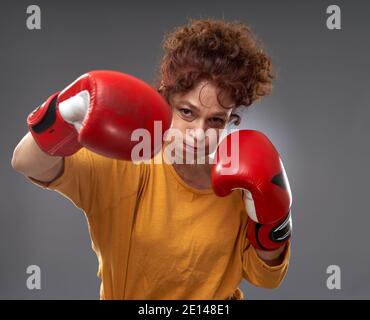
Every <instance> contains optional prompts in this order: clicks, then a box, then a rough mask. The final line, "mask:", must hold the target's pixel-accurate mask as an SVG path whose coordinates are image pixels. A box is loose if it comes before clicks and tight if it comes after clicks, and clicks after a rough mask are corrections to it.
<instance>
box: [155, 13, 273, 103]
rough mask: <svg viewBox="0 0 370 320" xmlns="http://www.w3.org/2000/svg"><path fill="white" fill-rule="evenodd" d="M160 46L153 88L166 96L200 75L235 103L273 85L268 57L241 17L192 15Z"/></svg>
mask: <svg viewBox="0 0 370 320" xmlns="http://www.w3.org/2000/svg"><path fill="white" fill-rule="evenodd" d="M163 49H164V51H165V52H164V56H163V58H162V61H161V64H160V72H159V79H158V80H157V82H158V85H157V88H158V91H159V92H160V93H161V94H162V95H163V96H164V97H165V98H166V99H167V101H170V98H171V96H172V95H173V94H175V93H185V92H187V91H189V90H191V89H192V87H193V86H194V85H195V84H196V83H197V82H199V81H200V80H210V81H212V82H213V83H215V84H216V87H217V88H219V89H220V93H221V92H227V93H228V94H230V95H231V97H232V99H233V101H235V106H239V105H244V106H249V105H251V104H252V103H253V102H254V101H255V100H257V99H259V98H260V97H262V96H265V95H267V94H269V93H270V92H271V90H272V80H273V79H274V78H275V75H274V74H273V71H272V63H271V59H270V58H269V57H268V56H267V55H266V54H265V53H264V51H263V49H262V45H261V43H260V42H259V41H258V40H257V39H256V38H255V37H254V36H253V34H252V32H251V30H250V28H249V27H248V26H246V25H245V24H243V23H240V22H227V21H224V20H214V19H201V20H193V19H191V20H190V21H189V23H188V24H187V25H185V26H181V27H177V28H175V29H174V30H173V31H172V32H170V33H168V34H167V35H166V36H165V38H164V41H163Z"/></svg>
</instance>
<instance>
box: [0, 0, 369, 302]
mask: <svg viewBox="0 0 370 320" xmlns="http://www.w3.org/2000/svg"><path fill="white" fill-rule="evenodd" d="M30 4H38V5H39V6H40V7H41V10H42V30H40V31H29V30H28V29H27V28H26V17H27V15H26V8H27V6H28V5H30ZM331 4H333V2H332V1H322V0H320V1H312V0H310V1H296V0H295V1H260V0H259V1H247V0H239V1H232V0H228V1H217V2H216V1H214V0H213V1H195V0H192V1H190V0H188V1H184V2H182V3H178V2H177V1H171V2H164V1H150V2H149V1H147V2H143V1H138V0H136V1H130V2H125V1H73V2H68V1H35V2H30V1H3V0H2V1H1V3H0V35H1V37H0V41H1V43H0V48H1V49H0V62H1V72H0V88H1V109H0V112H1V115H0V122H1V123H0V130H1V134H0V143H1V179H0V191H1V193H0V197H1V204H0V210H1V215H0V298H1V299H16V298H20V299H45V298H46V299H98V297H99V281H98V278H97V277H96V272H97V259H96V257H95V255H94V253H93V251H92V250H91V243H90V239H89V236H88V230H87V226H86V221H85V218H84V216H83V214H82V213H81V212H80V211H79V210H77V209H76V208H75V207H74V206H73V205H72V204H71V203H69V202H68V200H66V199H65V198H63V197H62V196H60V195H59V194H57V193H54V192H51V191H44V190H42V189H41V188H38V187H36V186H34V185H32V184H31V183H29V182H28V181H26V180H25V178H24V177H23V176H22V175H20V174H17V173H16V172H14V171H13V170H12V168H11V165H10V160H11V156H12V151H13V149H14V147H15V145H16V144H17V143H18V141H19V140H20V139H21V138H22V137H23V135H24V134H25V133H26V130H27V129H26V125H25V119H26V117H27V115H28V114H29V113H30V112H31V111H32V110H33V109H34V107H35V106H37V105H38V104H39V103H40V102H42V101H43V100H44V99H45V98H46V97H47V96H49V95H50V94H51V93H53V92H54V91H56V90H58V89H61V88H63V87H64V86H66V85H67V84H68V83H69V82H70V81H71V80H74V79H75V78H76V77H77V76H79V75H80V74H82V73H84V72H86V71H89V70H92V69H117V70H121V71H124V72H127V73H130V74H133V75H136V76H137V77H139V78H142V79H144V80H146V81H147V82H152V80H153V79H154V76H155V73H156V70H157V66H158V63H159V60H160V57H161V49H160V44H161V41H162V38H163V34H164V32H166V31H168V30H170V29H171V28H172V27H174V26H176V25H179V24H183V23H185V22H186V20H187V18H188V17H193V18H201V17H216V18H221V17H224V18H225V19H232V20H240V21H243V22H245V23H247V24H249V25H250V26H251V27H252V29H253V30H254V32H255V34H256V35H257V36H258V37H259V38H260V39H261V40H262V41H263V42H264V43H265V47H266V48H267V51H268V52H269V53H270V55H271V57H272V58H273V60H274V63H275V65H276V67H277V68H278V72H279V77H278V79H277V80H276V82H275V87H274V92H273V94H272V95H271V96H270V97H267V98H265V99H263V100H262V101H261V102H259V103H258V104H256V106H255V107H253V108H252V109H251V110H250V113H249V117H250V120H249V124H250V128H254V129H258V130H261V131H263V132H265V133H266V134H267V135H268V136H269V137H270V139H271V140H272V141H273V142H274V143H275V145H276V146H277V148H278V149H279V151H280V153H281V156H282V158H283V160H284V163H285V167H286V169H287V172H288V175H289V178H290V183H291V187H292V191H293V195H294V204H293V218H294V230H293V231H294V238H293V243H292V258H291V264H290V267H289V271H288V274H287V276H286V278H285V281H284V282H283V284H282V285H281V287H280V288H279V289H276V290H267V289H261V288H255V287H253V286H252V285H250V284H248V283H247V282H245V281H244V282H243V283H242V289H243V291H244V292H245V294H246V297H247V298H249V299H344V298H347V299H368V298H370V254H369V253H370V250H369V243H368V238H369V236H368V234H369V224H370V212H369V199H370V197H369V180H370V179H369V178H370V170H369V163H370V150H369V144H368V139H369V137H370V129H369V125H368V122H369V118H370V108H369V100H370V89H369V88H370V76H369V69H370V68H369V67H370V62H369V57H370V44H369V41H368V38H369V29H370V28H369V27H370V19H369V17H370V2H368V1H360V0H357V1H352V2H350V1H335V4H337V5H339V6H340V7H341V9H342V30H340V31H338V30H336V31H330V30H328V29H327V28H326V16H327V15H326V8H327V6H328V5H331ZM31 264H36V265H39V266H40V267H41V270H42V289H41V290H33V291H30V290H28V289H27V288H26V285H25V283H26V278H27V275H26V272H25V270H26V267H27V266H28V265H31ZM332 264H335V265H339V266H340V268H341V271H342V289H341V290H328V289H327V287H326V279H327V277H328V275H327V274H326V268H327V267H328V266H329V265H332Z"/></svg>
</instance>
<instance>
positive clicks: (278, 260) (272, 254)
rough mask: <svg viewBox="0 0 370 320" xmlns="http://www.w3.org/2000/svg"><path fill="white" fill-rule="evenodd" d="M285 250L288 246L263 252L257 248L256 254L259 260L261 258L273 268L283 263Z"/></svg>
mask: <svg viewBox="0 0 370 320" xmlns="http://www.w3.org/2000/svg"><path fill="white" fill-rule="evenodd" d="M285 249H286V244H284V245H283V246H281V247H280V248H278V249H276V250H273V251H267V250H261V249H257V248H256V252H257V255H258V257H259V258H261V259H262V260H263V261H264V262H265V263H266V264H267V265H269V266H271V267H273V266H279V265H281V264H282V263H283V261H284V256H285Z"/></svg>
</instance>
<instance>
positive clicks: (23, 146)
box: [11, 132, 64, 182]
mask: <svg viewBox="0 0 370 320" xmlns="http://www.w3.org/2000/svg"><path fill="white" fill-rule="evenodd" d="M11 165H12V167H13V169H14V170H16V171H18V172H20V173H22V174H23V175H25V176H28V177H32V178H34V179H36V180H39V181H43V182H49V181H52V180H54V179H56V178H57V177H58V176H60V175H61V174H62V173H63V169H64V158H63V157H60V156H50V155H48V154H46V153H45V152H43V151H42V150H41V149H40V148H39V146H38V145H37V143H36V142H35V140H34V138H33V136H32V134H31V133H30V132H28V133H27V134H26V135H25V136H24V137H23V138H22V140H21V141H20V142H19V143H18V145H17V146H16V147H15V149H14V151H13V157H12V161H11Z"/></svg>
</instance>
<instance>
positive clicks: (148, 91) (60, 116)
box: [27, 70, 171, 160]
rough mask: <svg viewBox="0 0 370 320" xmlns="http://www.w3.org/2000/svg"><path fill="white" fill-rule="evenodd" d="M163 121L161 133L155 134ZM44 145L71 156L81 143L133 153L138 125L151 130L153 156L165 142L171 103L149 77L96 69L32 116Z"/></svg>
mask: <svg viewBox="0 0 370 320" xmlns="http://www.w3.org/2000/svg"><path fill="white" fill-rule="evenodd" d="M155 121H159V122H160V124H161V125H162V126H161V137H160V139H158V138H157V136H156V135H155V134H154V128H155ZM27 123H28V126H29V130H30V132H31V133H32V135H33V137H34V139H35V141H36V142H37V144H38V145H39V147H40V148H41V149H42V150H43V151H44V152H46V153H47V154H49V155H53V156H69V155H71V154H73V153H75V152H77V151H78V150H79V149H80V148H81V147H83V146H84V147H86V148H88V149H90V150H92V151H94V152H96V153H99V154H102V155H104V156H107V157H111V158H117V159H125V160H132V159H131V151H132V149H133V148H134V146H135V145H136V144H137V142H136V141H132V139H131V135H132V133H133V132H134V130H136V129H146V130H147V131H148V133H149V134H150V142H151V145H150V157H153V156H154V155H155V154H156V153H157V152H158V151H159V150H160V148H161V146H162V139H163V133H164V132H165V131H166V130H167V129H168V128H169V127H170V124H171V109H170V107H169V105H168V104H167V102H166V101H165V100H164V98H163V97H162V96H161V95H160V94H159V93H158V92H157V91H155V90H154V89H153V88H151V87H150V86H149V85H147V84H146V83H145V82H143V81H141V80H139V79H137V78H135V77H132V76H130V75H127V74H124V73H120V72H116V71H104V70H102V71H92V72H89V73H86V74H84V75H82V76H81V77H79V78H78V79H77V80H75V81H74V82H73V83H72V84H70V85H69V86H68V87H67V88H65V89H64V90H63V91H62V92H60V93H56V94H54V95H52V96H51V97H50V98H49V99H48V100H47V101H46V102H45V103H44V104H42V105H41V106H40V107H38V108H37V109H36V110H35V111H33V112H32V113H31V114H30V115H29V116H28V118H27Z"/></svg>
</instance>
